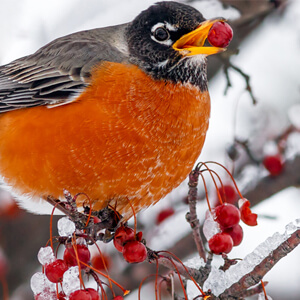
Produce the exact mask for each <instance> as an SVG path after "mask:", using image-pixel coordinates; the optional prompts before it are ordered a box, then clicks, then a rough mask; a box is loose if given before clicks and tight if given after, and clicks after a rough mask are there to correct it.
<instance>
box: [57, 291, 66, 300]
mask: <svg viewBox="0 0 300 300" xmlns="http://www.w3.org/2000/svg"><path fill="white" fill-rule="evenodd" d="M66 299H67V296H66V294H65V293H64V292H60V293H59V294H58V300H66Z"/></svg>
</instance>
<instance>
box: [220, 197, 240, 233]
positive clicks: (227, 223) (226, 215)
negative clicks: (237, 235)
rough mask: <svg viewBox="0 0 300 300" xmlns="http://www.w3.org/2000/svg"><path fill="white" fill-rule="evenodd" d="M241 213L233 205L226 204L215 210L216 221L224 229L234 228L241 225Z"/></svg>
mask: <svg viewBox="0 0 300 300" xmlns="http://www.w3.org/2000/svg"><path fill="white" fill-rule="evenodd" d="M240 218H241V214H240V211H239V210H238V208H237V207H235V206H234V205H232V204H228V203H224V204H222V205H220V206H217V207H216V208H215V221H216V222H218V223H219V224H220V226H221V227H223V228H228V227H232V226H234V225H236V224H238V223H239V221H240Z"/></svg>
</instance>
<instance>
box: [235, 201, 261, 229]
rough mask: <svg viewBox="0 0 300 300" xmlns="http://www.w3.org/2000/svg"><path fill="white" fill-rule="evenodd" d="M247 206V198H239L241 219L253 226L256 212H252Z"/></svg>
mask: <svg viewBox="0 0 300 300" xmlns="http://www.w3.org/2000/svg"><path fill="white" fill-rule="evenodd" d="M249 207H250V202H249V200H247V199H245V198H243V199H240V200H239V208H240V212H241V219H242V221H243V222H244V223H245V224H247V225H249V226H255V225H257V214H254V213H253V212H252V211H251V209H250V208H249Z"/></svg>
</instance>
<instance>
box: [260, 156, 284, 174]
mask: <svg viewBox="0 0 300 300" xmlns="http://www.w3.org/2000/svg"><path fill="white" fill-rule="evenodd" d="M263 165H264V166H265V168H266V169H267V170H268V171H269V173H270V175H272V176H277V175H279V174H280V173H281V172H282V170H283V162H282V158H281V156H280V155H268V156H266V157H265V158H264V160H263Z"/></svg>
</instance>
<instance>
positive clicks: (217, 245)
mask: <svg viewBox="0 0 300 300" xmlns="http://www.w3.org/2000/svg"><path fill="white" fill-rule="evenodd" d="M208 246H209V249H210V250H211V252H212V253H214V254H221V253H229V252H230V251H231V249H232V247H233V241H232V238H231V236H230V235H229V234H227V233H223V232H221V233H217V234H215V235H214V236H213V237H212V238H211V239H210V240H209V241H208Z"/></svg>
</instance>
